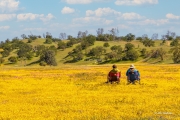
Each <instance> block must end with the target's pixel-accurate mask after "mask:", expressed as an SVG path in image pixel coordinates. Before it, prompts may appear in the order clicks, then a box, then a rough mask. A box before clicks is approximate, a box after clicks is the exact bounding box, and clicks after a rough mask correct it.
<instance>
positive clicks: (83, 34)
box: [77, 30, 88, 38]
mask: <svg viewBox="0 0 180 120" xmlns="http://www.w3.org/2000/svg"><path fill="white" fill-rule="evenodd" d="M87 34H88V31H87V30H86V31H85V32H81V31H79V32H78V36H77V38H84V37H86V36H87Z"/></svg>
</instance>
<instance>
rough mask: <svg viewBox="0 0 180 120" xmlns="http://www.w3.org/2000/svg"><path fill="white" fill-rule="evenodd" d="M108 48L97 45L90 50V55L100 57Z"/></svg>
mask: <svg viewBox="0 0 180 120" xmlns="http://www.w3.org/2000/svg"><path fill="white" fill-rule="evenodd" d="M105 52H106V50H105V49H104V48H103V47H102V46H97V47H95V48H92V49H91V50H90V52H89V54H88V55H89V56H94V57H95V58H100V56H101V55H102V54H103V53H105Z"/></svg>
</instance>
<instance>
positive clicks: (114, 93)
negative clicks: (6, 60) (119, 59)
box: [0, 65, 180, 120]
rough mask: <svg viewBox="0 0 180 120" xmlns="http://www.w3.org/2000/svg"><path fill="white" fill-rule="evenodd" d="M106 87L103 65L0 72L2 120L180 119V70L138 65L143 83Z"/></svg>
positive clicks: (123, 74)
mask: <svg viewBox="0 0 180 120" xmlns="http://www.w3.org/2000/svg"><path fill="white" fill-rule="evenodd" d="M117 66H118V68H119V69H120V70H121V72H122V77H121V83H120V84H107V83H105V82H106V78H107V73H108V72H109V71H110V70H111V65H106V66H62V67H44V68H28V67H25V68H5V67H1V68H0V120H45V119H47V120H178V119H179V120H180V93H179V91H180V66H179V65H136V68H137V69H138V70H139V71H140V73H141V84H140V85H139V84H136V85H131V84H130V85H126V76H125V72H126V70H127V68H128V67H129V65H117Z"/></svg>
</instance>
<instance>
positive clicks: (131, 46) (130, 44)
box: [125, 43, 135, 51]
mask: <svg viewBox="0 0 180 120" xmlns="http://www.w3.org/2000/svg"><path fill="white" fill-rule="evenodd" d="M134 47H135V46H134V45H133V44H132V43H126V44H125V50H126V51H129V50H131V49H133V48H134Z"/></svg>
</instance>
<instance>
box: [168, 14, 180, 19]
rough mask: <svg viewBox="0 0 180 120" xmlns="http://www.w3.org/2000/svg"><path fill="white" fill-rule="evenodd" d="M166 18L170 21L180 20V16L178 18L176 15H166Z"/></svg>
mask: <svg viewBox="0 0 180 120" xmlns="http://www.w3.org/2000/svg"><path fill="white" fill-rule="evenodd" d="M166 18H168V19H180V16H176V15H173V14H171V13H169V14H167V15H166Z"/></svg>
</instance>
